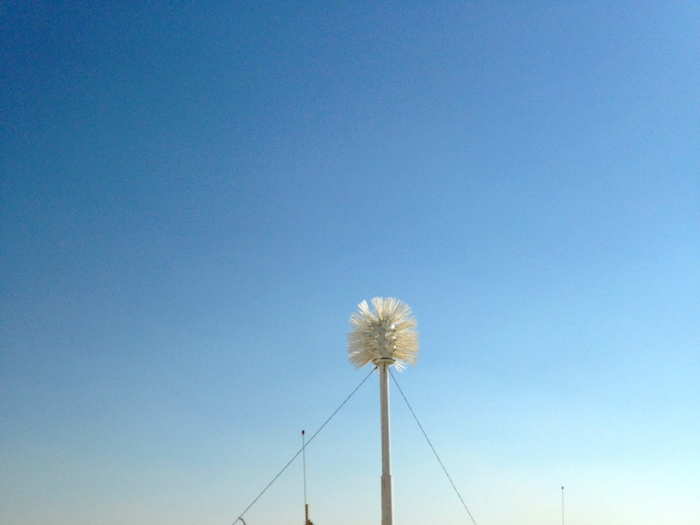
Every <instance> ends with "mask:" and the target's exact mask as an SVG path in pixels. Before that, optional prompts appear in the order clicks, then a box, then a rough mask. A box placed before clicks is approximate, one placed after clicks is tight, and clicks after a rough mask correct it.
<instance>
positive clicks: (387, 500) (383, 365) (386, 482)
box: [378, 359, 394, 525]
mask: <svg viewBox="0 0 700 525" xmlns="http://www.w3.org/2000/svg"><path fill="white" fill-rule="evenodd" d="M392 362H393V360H388V359H382V360H381V361H380V362H379V363H378V368H379V399H380V406H381V426H382V525H392V524H393V522H394V518H393V512H392V504H391V450H390V446H389V377H388V376H389V373H388V368H389V365H390V364H391V363H392Z"/></svg>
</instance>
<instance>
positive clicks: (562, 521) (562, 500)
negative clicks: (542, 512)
mask: <svg viewBox="0 0 700 525" xmlns="http://www.w3.org/2000/svg"><path fill="white" fill-rule="evenodd" d="M561 525H564V485H562V486H561Z"/></svg>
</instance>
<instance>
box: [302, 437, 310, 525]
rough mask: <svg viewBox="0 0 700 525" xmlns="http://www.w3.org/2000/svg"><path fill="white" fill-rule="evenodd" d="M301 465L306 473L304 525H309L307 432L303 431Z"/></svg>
mask: <svg viewBox="0 0 700 525" xmlns="http://www.w3.org/2000/svg"><path fill="white" fill-rule="evenodd" d="M301 459H302V461H301V463H302V470H303V471H304V525H308V523H309V502H308V500H307V499H306V432H304V431H303V430H302V431H301Z"/></svg>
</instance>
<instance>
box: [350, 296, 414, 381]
mask: <svg viewBox="0 0 700 525" xmlns="http://www.w3.org/2000/svg"><path fill="white" fill-rule="evenodd" d="M372 306H374V310H372V309H371V308H370V306H369V305H368V304H367V301H362V302H361V303H360V304H358V305H357V312H355V313H353V314H352V316H351V317H350V324H351V325H352V331H351V332H350V333H349V334H348V357H349V358H350V362H351V363H352V364H354V365H355V366H357V367H361V366H364V365H366V364H367V363H370V362H372V363H377V362H379V361H382V360H390V361H392V362H393V363H394V364H395V365H396V366H397V367H398V368H402V367H403V366H404V365H406V364H413V363H415V362H416V357H417V355H418V332H416V324H417V323H416V320H415V318H414V317H413V315H412V314H411V309H410V308H409V306H408V305H407V304H406V303H402V302H401V301H399V300H398V299H395V298H393V297H375V298H373V299H372Z"/></svg>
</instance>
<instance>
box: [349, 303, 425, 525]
mask: <svg viewBox="0 0 700 525" xmlns="http://www.w3.org/2000/svg"><path fill="white" fill-rule="evenodd" d="M371 302H372V306H373V307H374V308H371V307H370V306H369V305H368V304H367V301H362V302H361V303H360V304H359V305H357V312H355V313H353V314H352V316H351V317H350V324H351V325H352V331H351V332H350V334H349V335H348V357H349V358H350V362H351V363H353V364H354V365H355V366H357V367H358V368H359V367H362V366H364V365H366V364H367V363H374V365H376V367H377V369H378V370H379V400H380V410H381V434H382V478H381V490H382V525H393V506H392V499H391V448H390V442H389V367H390V366H392V365H393V366H395V367H397V368H403V367H404V366H406V365H407V364H414V363H415V362H416V357H417V355H418V333H417V332H416V320H415V319H414V317H413V315H412V314H411V309H410V307H409V306H408V305H407V304H405V303H403V302H401V301H399V300H398V299H395V298H393V297H375V298H373V299H372V301H371Z"/></svg>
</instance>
